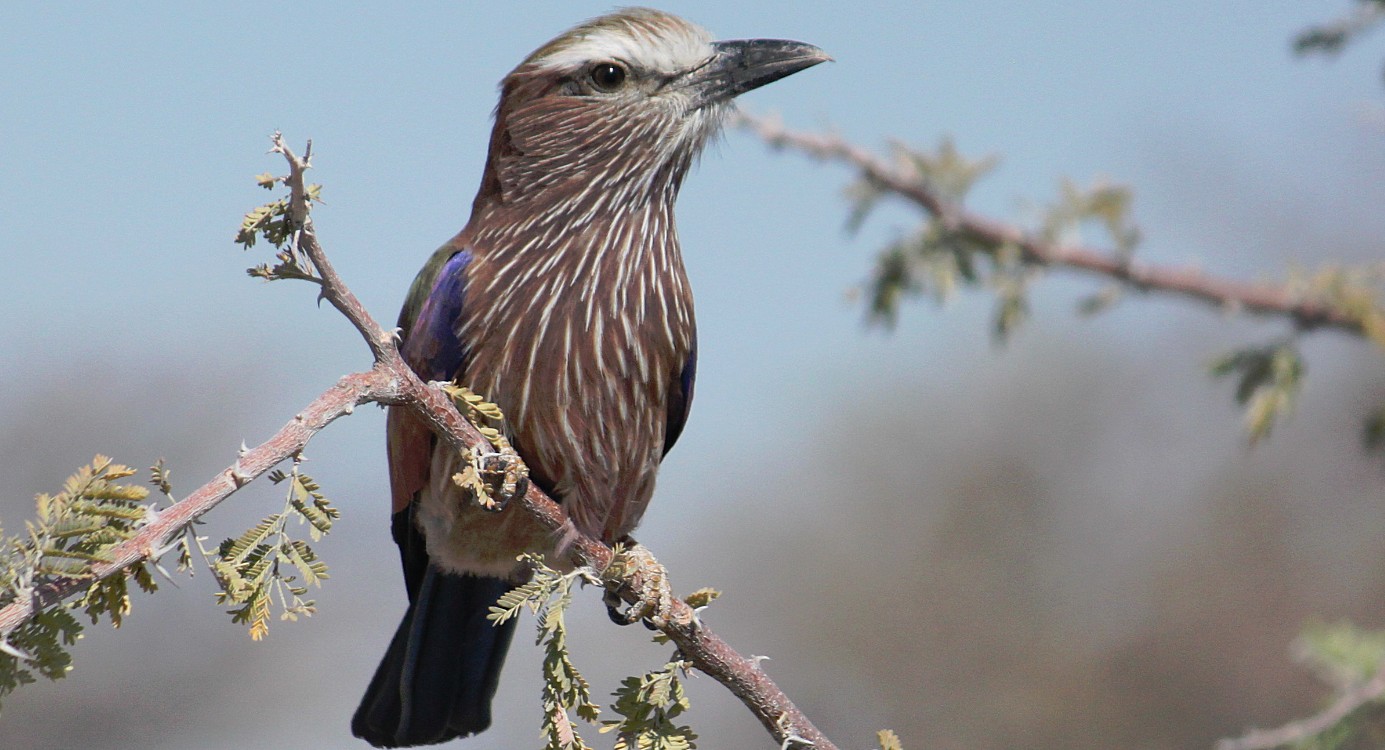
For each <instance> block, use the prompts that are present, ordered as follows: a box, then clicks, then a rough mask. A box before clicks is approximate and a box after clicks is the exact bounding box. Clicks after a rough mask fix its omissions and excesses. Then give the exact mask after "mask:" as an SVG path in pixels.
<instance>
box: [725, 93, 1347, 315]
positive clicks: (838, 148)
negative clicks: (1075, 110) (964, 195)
mask: <svg viewBox="0 0 1385 750" xmlns="http://www.w3.org/2000/svg"><path fill="white" fill-rule="evenodd" d="M739 123H740V125H741V126H742V127H743V128H745V129H746V130H749V131H751V132H753V133H755V134H756V135H757V136H759V137H760V138H761V139H762V140H764V141H765V142H766V143H768V144H769V145H770V146H772V147H774V148H790V149H793V150H795V151H799V152H801V153H803V154H806V155H808V156H810V157H813V158H814V159H818V160H821V161H834V162H840V163H843V164H847V165H850V166H852V167H854V168H856V169H857V170H859V171H860V173H861V175H862V176H863V177H864V178H865V179H866V180H868V181H870V182H871V183H872V184H874V185H876V186H878V187H880V188H882V189H884V190H887V191H889V192H892V193H895V194H896V195H899V196H900V197H902V198H904V199H905V200H908V201H910V202H911V203H914V204H915V205H917V206H918V207H919V208H922V209H923V210H924V211H926V212H927V213H928V214H929V215H931V216H933V217H935V218H937V219H938V220H939V221H941V222H943V224H944V225H945V226H947V227H948V229H950V230H952V231H956V232H960V233H962V234H964V235H968V236H971V237H973V238H975V239H977V240H979V241H981V242H983V243H985V244H988V245H994V246H1001V245H1010V246H1013V247H1017V248H1019V249H1020V252H1022V253H1023V254H1024V259H1025V260H1026V261H1028V262H1030V263H1035V264H1039V265H1044V266H1052V267H1058V268H1071V269H1074V270H1077V271H1084V272H1087V273H1091V274H1096V275H1099V276H1104V277H1107V278H1111V279H1116V280H1118V281H1120V282H1122V283H1124V284H1125V285H1127V286H1129V287H1130V288H1132V289H1135V290H1138V291H1155V292H1166V293H1169V294H1177V295H1181V296H1184V297H1189V298H1192V299H1195V300H1199V301H1202V302H1206V303H1208V304H1211V305H1215V306H1217V307H1219V308H1222V309H1226V310H1236V311H1242V310H1243V311H1245V312H1249V313H1254V314H1257V315H1271V316H1281V317H1286V318H1289V319H1290V320H1292V321H1293V322H1294V324H1295V325H1296V326H1298V327H1299V328H1301V329H1312V328H1332V329H1336V330H1340V331H1344V332H1346V333H1350V334H1354V335H1357V336H1363V335H1365V330H1364V328H1363V326H1362V323H1361V320H1360V319H1359V318H1358V317H1356V316H1353V315H1351V314H1349V313H1347V312H1345V311H1343V310H1341V309H1338V308H1336V307H1333V306H1331V305H1326V304H1322V303H1320V302H1315V301H1313V300H1307V299H1303V298H1302V295H1300V294H1298V293H1296V292H1295V291H1294V290H1292V289H1290V288H1289V287H1287V286H1285V285H1277V284H1253V283H1247V282H1243V281H1234V280H1230V279H1220V278H1217V277H1215V276H1209V275H1207V274H1205V273H1203V272H1202V271H1199V270H1197V269H1190V268H1173V267H1168V266H1157V265H1149V264H1144V263H1136V262H1132V261H1130V260H1129V259H1127V258H1124V257H1121V256H1119V255H1117V254H1115V253H1112V252H1108V251H1103V250H1099V249H1096V248H1091V247H1086V246H1082V245H1066V244H1063V245H1060V244H1053V243H1049V242H1045V241H1043V240H1041V239H1039V238H1037V237H1035V236H1033V235H1032V234H1030V233H1027V232H1025V231H1024V230H1022V229H1020V228H1019V227H1016V226H1014V225H1012V224H1007V223H1005V222H1002V221H997V220H995V219H992V218H990V217H987V216H982V215H981V214H977V213H974V212H972V211H968V210H967V209H966V208H964V207H963V206H960V205H957V204H954V203H952V202H950V201H948V200H947V199H945V198H944V197H943V196H942V195H940V194H939V193H938V192H937V191H936V190H934V189H933V188H932V187H931V186H929V185H928V184H927V183H926V182H925V181H923V180H921V179H919V177H918V176H917V175H916V174H914V173H912V172H911V171H910V170H906V169H905V168H903V167H897V166H895V165H893V164H891V163H889V162H887V161H886V160H884V159H882V158H880V157H877V156H875V155H874V154H872V153H870V152H869V151H867V150H865V149H863V148H861V147H859V146H856V145H854V144H852V143H851V142H849V141H847V140H845V139H843V138H841V137H840V136H837V135H834V134H829V133H808V132H804V131H798V130H790V129H788V128H786V127H784V126H783V125H782V124H781V123H779V122H777V121H775V120H772V119H769V118H765V117H757V116H754V115H748V114H741V115H739Z"/></svg>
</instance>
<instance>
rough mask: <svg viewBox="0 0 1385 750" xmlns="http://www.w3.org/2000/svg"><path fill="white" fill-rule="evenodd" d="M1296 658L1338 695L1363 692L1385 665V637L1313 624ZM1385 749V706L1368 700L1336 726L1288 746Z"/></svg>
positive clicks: (1350, 626)
mask: <svg viewBox="0 0 1385 750" xmlns="http://www.w3.org/2000/svg"><path fill="white" fill-rule="evenodd" d="M1294 652H1295V653H1294V656H1295V658H1296V659H1297V660H1298V661H1299V662H1300V663H1302V664H1304V665H1305V666H1307V667H1309V668H1310V669H1312V670H1313V672H1314V673H1315V674H1316V675H1317V676H1318V678H1319V679H1321V680H1322V681H1323V682H1325V683H1326V684H1328V685H1329V686H1331V687H1332V688H1333V690H1334V692H1335V693H1337V694H1339V695H1342V694H1346V693H1349V692H1352V691H1355V690H1359V689H1360V688H1362V687H1363V686H1364V685H1365V684H1366V683H1367V682H1369V681H1370V680H1371V679H1373V678H1375V677H1376V676H1377V674H1378V673H1379V672H1380V670H1381V668H1382V665H1385V632H1382V631H1377V630H1363V629H1361V628H1358V627H1357V626H1355V625H1353V624H1351V623H1350V622H1346V621H1343V622H1338V623H1331V624H1329V623H1321V622H1319V623H1312V624H1310V625H1308V626H1307V627H1306V628H1304V631H1303V632H1302V633H1301V634H1300V635H1299V637H1298V639H1297V641H1296V642H1295V644H1294ZM1382 744H1385V700H1383V699H1381V698H1378V697H1377V698H1374V699H1371V700H1366V701H1364V702H1363V703H1361V705H1359V706H1357V707H1355V709H1354V710H1352V711H1350V712H1349V713H1347V714H1346V715H1345V716H1343V717H1342V718H1341V719H1340V720H1338V721H1337V722H1335V723H1333V724H1332V725H1331V726H1329V727H1327V728H1326V729H1323V730H1322V731H1319V732H1317V733H1316V734H1312V735H1309V736H1306V737H1302V738H1300V739H1298V740H1297V741H1295V742H1293V743H1291V744H1289V745H1286V747H1292V748H1295V750H1355V749H1356V748H1372V747H1380V746H1381V745H1382Z"/></svg>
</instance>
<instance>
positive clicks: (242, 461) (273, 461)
mask: <svg viewBox="0 0 1385 750" xmlns="http://www.w3.org/2000/svg"><path fill="white" fill-rule="evenodd" d="M273 142H274V148H273V149H272V151H273V152H274V153H280V154H283V156H284V158H285V159H286V160H287V161H288V163H289V168H290V170H291V171H290V174H289V177H288V179H287V180H286V184H287V185H288V187H289V189H290V191H291V194H292V195H291V198H290V212H291V214H290V215H291V216H294V217H297V218H298V224H299V229H298V231H297V232H296V233H295V237H294V239H293V241H294V242H295V243H297V246H298V248H299V249H301V250H302V251H303V252H304V253H305V254H306V255H307V256H308V259H309V260H310V261H311V262H312V263H313V265H314V266H315V267H316V269H317V272H318V274H319V275H320V277H321V292H320V293H321V296H322V299H325V300H327V301H328V302H329V303H331V304H332V306H333V307H335V308H337V309H338V310H339V311H341V313H342V314H343V315H345V316H346V318H347V319H348V320H350V321H351V324H352V325H353V326H355V327H356V330H358V331H359V332H360V333H361V336H362V337H363V338H364V339H365V341H366V345H367V346H369V347H370V351H371V354H372V356H373V357H374V359H375V366H374V368H373V369H371V370H370V371H368V372H362V373H356V374H353V375H347V376H346V377H344V378H342V379H341V380H340V381H338V382H337V384H336V385H335V386H333V387H332V388H331V389H330V390H328V391H327V392H326V393H324V394H322V395H321V396H319V397H317V399H315V400H314V401H313V402H312V404H310V405H309V406H308V407H307V408H306V409H304V410H303V412H301V413H299V414H298V415H295V416H294V418H293V419H292V420H291V421H290V422H289V423H288V424H286V425H284V427H283V428H281V429H280V430H279V432H277V433H275V435H274V437H272V438H270V439H269V440H268V441H266V442H264V443H262V444H260V445H259V446H256V447H255V448H253V449H250V450H248V451H245V452H244V453H243V454H242V455H241V456H240V458H239V459H238V460H237V461H236V463H235V464H234V465H233V466H231V467H230V468H228V469H226V470H225V471H223V472H221V473H220V474H218V475H217V476H216V478H215V479H213V480H212V481H210V482H208V483H207V484H205V485H203V486H202V487H200V488H199V489H197V490H196V491H194V492H193V493H192V494H191V495H188V496H187V497H186V498H184V499H183V500H181V501H179V502H178V503H176V504H174V505H173V506H172V507H170V508H168V509H166V510H164V511H163V512H162V513H160V514H159V515H158V517H157V518H156V519H155V520H154V521H152V522H151V523H150V524H149V525H148V526H146V527H145V528H144V529H143V530H142V531H141V532H140V533H139V534H138V535H136V536H135V537H133V538H131V539H129V540H128V541H126V542H124V543H122V544H120V545H119V546H117V547H115V548H114V550H112V552H111V553H110V555H111V560H110V562H107V563H102V564H99V565H97V566H95V567H94V568H93V570H92V571H91V572H92V575H93V577H94V578H95V579H97V580H100V579H104V578H107V577H109V576H112V575H115V574H118V573H120V572H121V571H122V570H124V569H125V568H127V567H129V566H131V565H134V564H136V563H139V562H143V561H145V560H149V559H153V558H154V557H156V556H157V551H159V550H162V549H165V548H166V547H167V545H168V542H169V541H170V540H172V539H174V538H175V537H176V536H177V535H178V534H179V533H182V531H183V529H185V528H186V527H187V525H188V524H189V523H192V521H193V520H195V519H197V518H198V517H200V516H202V515H203V514H205V513H206V512H207V511H209V510H211V509H212V508H214V507H216V505H217V504H218V503H220V502H221V501H222V500H225V499H226V498H227V497H230V496H231V494H232V493H234V492H235V491H236V490H238V489H240V488H241V487H242V486H244V485H245V484H247V483H248V482H250V481H251V480H253V479H255V478H257V477H259V476H260V475H262V474H264V473H265V472H267V471H269V470H270V469H271V468H273V467H274V466H275V465H277V464H279V463H280V462H282V461H284V460H286V459H288V458H289V457H291V456H293V455H294V454H296V453H298V452H300V451H302V450H303V448H304V447H305V446H306V445H307V444H308V441H309V440H311V439H312V437H313V436H314V435H316V434H317V433H318V432H319V431H321V430H322V429H323V428H324V427H326V426H327V425H328V424H330V423H331V422H332V421H333V420H335V419H337V418H338V417H341V416H343V415H346V414H350V413H351V412H352V411H353V410H354V409H355V407H356V406H358V405H360V404H365V403H372V402H374V403H380V404H389V405H393V406H402V407H405V408H409V409H412V410H413V411H414V412H415V413H416V414H417V415H418V416H419V417H420V418H422V419H423V420H424V421H425V422H427V423H428V425H429V426H430V427H431V428H432V430H433V432H434V433H435V434H437V436H438V437H439V438H440V439H442V440H443V441H445V442H446V443H447V444H448V445H449V446H451V447H452V448H453V449H454V450H457V451H458V452H465V451H468V450H470V448H471V447H472V446H476V445H480V446H488V445H489V443H488V441H486V439H485V438H484V437H483V436H482V435H481V433H480V432H479V431H478V430H477V429H476V427H475V426H473V425H472V424H471V423H470V422H468V421H467V420H466V419H465V418H464V417H463V416H462V415H461V413H459V412H458V411H457V408H456V406H455V405H454V404H453V402H452V400H451V398H450V397H448V396H447V394H445V393H443V392H442V390H441V389H440V388H437V387H435V386H433V385H430V384H428V383H425V382H423V381H422V380H420V379H419V378H418V376H417V375H416V374H414V372H413V370H412V369H410V368H409V366H408V365H407V364H406V363H405V362H404V359H403V357H401V356H400V354H399V350H398V348H397V346H396V345H395V340H396V337H395V335H394V334H393V333H392V332H389V331H386V330H385V329H384V328H382V327H381V326H380V325H379V324H378V323H377V322H375V320H374V318H372V317H371V316H370V314H369V313H368V312H367V311H366V309H365V306H364V305H362V304H361V302H360V300H358V299H357V298H356V296H355V295H354V294H353V293H352V292H351V290H350V289H348V288H347V286H346V285H345V284H344V283H343V282H342V281H341V278H340V277H339V276H338V275H337V273H336V271H335V270H334V269H333V268H332V265H331V264H330V263H329V262H328V260H327V256H326V254H325V253H324V252H323V250H322V247H321V245H319V244H318V241H317V236H316V234H315V233H314V232H313V228H312V217H311V215H310V214H309V213H308V208H309V206H308V198H307V192H306V189H305V187H304V183H303V171H304V170H305V169H307V168H308V167H309V163H308V160H307V159H306V158H299V157H298V156H297V155H295V154H294V153H293V151H292V150H291V149H289V148H288V146H286V145H285V144H284V142H283V139H282V137H280V135H279V134H278V133H275V134H274V138H273ZM519 504H520V506H521V507H522V508H524V510H525V511H526V512H528V513H530V514H531V515H533V516H534V518H536V519H537V520H538V521H539V522H540V523H541V524H542V525H543V526H544V527H545V528H547V529H549V530H550V531H553V532H555V536H554V538H564V539H570V540H572V543H571V546H570V547H569V548H568V553H567V554H568V560H569V561H570V562H572V563H573V564H574V565H578V566H587V567H591V568H593V569H595V570H598V571H600V570H605V569H606V568H607V567H608V566H609V565H610V563H611V559H612V556H613V554H614V553H613V552H612V550H611V548H610V547H607V546H606V545H604V544H602V543H601V542H599V541H597V540H596V539H593V538H591V537H589V536H586V535H584V534H581V533H579V532H577V531H576V529H574V528H573V526H572V524H571V522H570V521H569V520H568V517H567V514H566V513H565V512H564V511H563V509H562V508H561V506H559V505H558V504H557V503H556V502H554V501H553V499H552V498H550V497H548V496H547V495H545V494H544V493H543V491H542V490H540V489H538V488H537V487H535V486H534V485H533V483H530V484H529V489H528V491H527V492H526V494H525V495H524V497H523V498H520V499H519ZM91 583H92V579H91V578H82V579H75V578H67V579H63V580H61V581H60V582H58V583H54V584H51V585H49V586H47V587H45V588H44V589H42V590H41V591H39V592H37V594H36V595H35V596H34V597H32V598H30V599H27V600H24V601H14V602H11V603H10V604H8V605H6V606H5V607H4V608H3V609H0V636H3V635H4V634H6V633H9V632H10V631H12V630H14V629H15V628H16V627H18V626H19V625H21V624H22V623H23V622H24V621H25V620H27V619H28V618H29V617H32V616H33V615H34V614H35V613H36V612H38V611H40V610H42V609H43V608H46V607H51V606H53V605H55V604H57V603H59V602H61V601H62V600H63V599H64V598H66V597H68V596H71V595H72V594H75V593H77V592H78V591H80V590H82V589H84V588H86V587H88V586H90V585H91ZM637 588H638V587H636V586H633V585H631V586H624V587H622V595H623V596H624V597H625V598H626V600H627V601H628V602H630V603H632V604H633V603H636V602H635V599H636V598H637V594H636V589H637ZM670 614H671V617H670V618H669V622H668V623H667V624H665V625H664V626H663V627H662V628H661V630H662V631H663V632H664V633H665V634H666V635H668V637H669V639H670V640H672V641H673V643H674V644H676V645H677V646H678V649H679V651H680V652H681V653H682V654H683V657H684V658H686V659H687V660H688V661H691V662H692V663H693V665H694V666H696V667H697V669H699V670H701V671H702V672H704V673H706V674H707V675H710V676H711V677H712V678H713V679H715V680H717V681H718V682H720V683H722V684H723V685H725V686H726V687H727V689H729V690H730V691H731V692H732V693H733V694H734V695H735V696H736V697H737V698H740V700H741V702H742V703H744V704H745V705H746V707H747V708H749V709H750V711H751V713H753V714H754V715H755V717H756V718H757V719H759V721H760V723H761V724H762V725H764V727H765V729H766V730H767V731H769V732H770V734H771V735H773V736H774V738H775V741H776V742H785V741H787V740H789V739H794V741H796V742H800V743H803V742H807V743H811V744H812V746H813V747H815V748H817V749H818V750H836V745H834V744H832V742H831V741H830V740H828V739H827V738H826V737H825V736H824V735H823V734H822V732H821V731H819V730H818V728H817V727H816V726H814V725H813V723H812V722H811V721H809V720H808V718H807V717H806V716H804V715H803V713H802V712H801V711H800V710H799V709H798V707H797V706H795V705H794V704H793V702H792V701H790V700H789V698H788V696H786V695H785V694H784V692H783V691H782V690H780V689H779V687H778V686H777V685H775V684H774V681H773V680H771V679H770V678H769V676H768V675H767V674H765V672H764V670H762V669H760V666H759V663H758V660H753V659H747V658H746V657H744V656H741V655H740V654H739V653H737V652H736V650H735V649H733V648H732V647H731V646H730V645H729V644H727V643H726V641H724V640H722V639H721V638H720V637H719V636H717V635H716V634H715V633H713V632H712V631H711V630H709V629H707V628H706V627H705V626H703V625H701V624H700V623H699V622H698V619H697V618H695V617H694V616H693V611H692V608H691V607H689V606H688V605H687V604H686V603H685V602H683V601H681V600H678V599H674V600H673V602H672V611H671V613H670Z"/></svg>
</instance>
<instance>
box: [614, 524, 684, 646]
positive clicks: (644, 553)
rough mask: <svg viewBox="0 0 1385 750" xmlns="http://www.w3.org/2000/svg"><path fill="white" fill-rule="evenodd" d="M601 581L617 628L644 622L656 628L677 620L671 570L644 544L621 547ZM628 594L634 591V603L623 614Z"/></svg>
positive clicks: (635, 543) (631, 543)
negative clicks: (622, 605) (624, 598)
mask: <svg viewBox="0 0 1385 750" xmlns="http://www.w3.org/2000/svg"><path fill="white" fill-rule="evenodd" d="M601 580H602V583H604V584H605V585H606V594H605V596H603V597H602V600H603V601H604V602H605V603H606V612H607V613H608V614H609V615H610V617H611V621H612V622H614V623H616V624H617V625H629V624H631V623H635V622H640V621H644V622H645V625H646V626H648V627H650V628H651V629H654V628H662V627H664V626H665V625H667V624H668V623H669V622H670V620H673V619H674V618H673V601H674V598H673V588H672V586H670V585H669V581H668V571H667V570H665V569H664V566H663V565H660V564H659V561H658V560H655V559H654V555H653V554H651V553H650V551H649V550H648V549H647V548H646V547H645V546H644V545H643V544H640V543H638V542H634V541H631V542H630V544H629V545H628V546H621V547H618V548H617V550H616V555H615V557H613V558H611V564H610V565H608V566H607V567H606V570H604V571H602V573H601ZM627 591H634V593H635V603H634V604H631V605H630V606H629V607H628V608H627V609H626V610H625V611H624V612H622V611H620V605H621V604H622V603H623V601H624V600H623V598H622V595H623V594H624V593H625V592H627ZM679 624H683V625H686V624H687V623H685V622H679Z"/></svg>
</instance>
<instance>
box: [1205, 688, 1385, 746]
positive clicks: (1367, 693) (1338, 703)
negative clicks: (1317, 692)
mask: <svg viewBox="0 0 1385 750" xmlns="http://www.w3.org/2000/svg"><path fill="white" fill-rule="evenodd" d="M1381 697H1385V669H1382V670H1380V671H1379V672H1377V673H1376V675H1375V677H1372V678H1371V679H1370V680H1367V681H1366V682H1363V683H1361V684H1360V685H1357V686H1355V687H1352V688H1348V689H1347V690H1345V691H1343V692H1342V694H1341V695H1340V696H1339V697H1338V698H1337V700H1335V701H1333V702H1332V705H1330V706H1328V707H1327V708H1325V709H1323V710H1322V711H1320V712H1319V713H1317V714H1314V715H1313V716H1309V717H1307V718H1303V719H1299V720H1297V721H1291V722H1289V723H1288V724H1285V725H1284V726H1281V727H1277V728H1275V729H1252V730H1250V731H1249V732H1246V733H1245V734H1243V735H1241V736H1240V737H1234V738H1229V739H1224V740H1222V741H1220V742H1218V743H1217V746H1216V750H1273V748H1276V747H1285V746H1287V745H1294V744H1296V743H1299V742H1302V741H1304V740H1306V739H1309V738H1312V737H1316V736H1317V735H1319V734H1322V732H1323V731H1324V730H1327V729H1329V728H1331V727H1333V726H1335V725H1336V724H1337V722H1339V721H1341V720H1342V719H1345V718H1346V717H1347V716H1348V715H1350V714H1351V713H1352V712H1353V711H1355V710H1356V709H1358V708H1361V707H1362V706H1364V705H1366V704H1367V703H1371V702H1373V701H1377V700H1380V698H1381Z"/></svg>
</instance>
